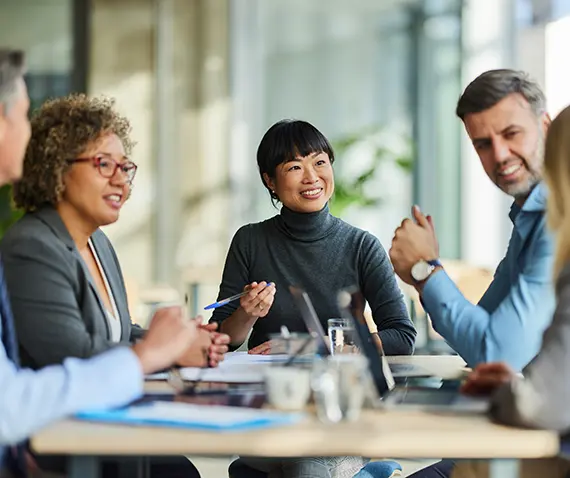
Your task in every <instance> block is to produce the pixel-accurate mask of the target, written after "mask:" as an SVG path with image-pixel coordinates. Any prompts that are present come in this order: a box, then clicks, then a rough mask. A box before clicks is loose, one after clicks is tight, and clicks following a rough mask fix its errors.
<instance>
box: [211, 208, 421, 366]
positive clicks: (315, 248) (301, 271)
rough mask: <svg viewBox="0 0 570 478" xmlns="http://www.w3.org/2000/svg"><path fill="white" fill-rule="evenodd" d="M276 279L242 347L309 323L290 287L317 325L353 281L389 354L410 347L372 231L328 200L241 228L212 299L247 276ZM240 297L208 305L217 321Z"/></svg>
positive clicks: (409, 331) (406, 321)
mask: <svg viewBox="0 0 570 478" xmlns="http://www.w3.org/2000/svg"><path fill="white" fill-rule="evenodd" d="M254 281H256V282H261V281H267V282H274V283H275V285H276V288H277V292H276V294H275V299H274V302H273V305H272V307H271V310H270V311H269V313H268V314H267V315H266V316H265V317H263V318H260V319H259V320H258V321H257V322H256V323H255V325H254V326H253V331H252V333H251V336H250V339H249V343H248V346H249V348H250V349H251V348H253V347H255V346H257V345H259V344H261V343H263V342H265V341H266V340H268V335H269V334H271V333H279V332H280V328H281V326H282V325H286V326H287V327H288V328H289V330H290V331H292V332H293V331H295V332H305V331H306V330H307V329H306V327H305V325H304V322H303V320H302V318H301V316H300V313H299V311H298V309H297V307H296V305H295V303H294V302H293V298H292V296H291V294H290V292H289V286H290V285H296V286H300V287H303V288H304V289H305V290H306V291H307V293H308V294H309V297H310V298H311V300H312V302H313V305H314V306H315V309H316V312H317V315H318V316H319V318H320V320H321V322H322V325H323V328H324V329H325V330H326V329H327V320H328V319H330V318H334V317H339V310H338V307H337V305H336V295H337V293H338V292H339V290H341V289H343V288H345V287H350V286H354V285H358V286H359V288H360V290H361V291H362V293H363V294H364V297H365V298H366V301H367V302H368V304H369V305H370V307H371V310H372V315H373V317H374V321H375V322H376V324H377V325H378V331H379V334H380V337H381V339H382V343H383V345H384V351H385V353H386V354H387V355H408V354H411V353H412V352H413V348H414V341H415V337H416V330H415V329H414V326H413V324H412V322H411V320H410V318H409V316H408V312H407V309H406V305H405V304H404V300H403V297H402V293H401V291H400V289H399V288H398V285H397V283H396V279H395V277H394V271H393V269H392V265H391V263H390V261H389V259H388V257H387V255H386V252H385V251H384V249H383V247H382V245H381V244H380V242H379V241H378V239H376V238H375V237H374V236H373V235H372V234H370V233H368V232H366V231H363V230H361V229H358V228H356V227H354V226H351V225H350V224H347V223H346V222H344V221H342V220H341V219H338V218H336V217H334V216H332V215H331V214H330V212H329V208H328V206H325V208H324V209H322V210H321V211H319V212H316V213H297V212H294V211H291V210H290V209H287V208H285V207H283V208H282V210H281V214H279V215H277V216H274V217H272V218H271V219H268V220H266V221H263V222H260V223H256V224H248V225H246V226H243V227H242V228H241V229H239V230H238V231H237V232H236V234H235V236H234V238H233V240H232V243H231V246H230V249H229V252H228V256H227V258H226V264H225V267H224V273H223V277H222V283H221V285H220V291H219V294H218V300H220V299H222V298H225V297H229V296H231V295H234V294H237V293H239V292H241V291H242V290H243V288H244V286H245V285H246V284H249V283H251V282H254ZM237 307H239V302H238V301H235V302H232V303H230V304H228V305H226V306H224V307H220V308H218V309H216V310H215V311H214V314H213V316H212V319H211V320H212V321H217V322H222V321H223V320H225V319H226V318H227V317H229V316H230V315H232V314H233V312H234V311H235V310H236V308H237Z"/></svg>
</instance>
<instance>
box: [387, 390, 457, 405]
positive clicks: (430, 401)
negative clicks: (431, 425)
mask: <svg viewBox="0 0 570 478" xmlns="http://www.w3.org/2000/svg"><path fill="white" fill-rule="evenodd" d="M456 400H457V392H453V391H449V392H448V391H443V390H407V391H406V392H403V393H402V395H401V397H400V399H399V400H398V401H399V403H408V404H414V405H451V404H452V403H454V402H455V401H456Z"/></svg>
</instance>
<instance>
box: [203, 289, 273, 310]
mask: <svg viewBox="0 0 570 478" xmlns="http://www.w3.org/2000/svg"><path fill="white" fill-rule="evenodd" d="M270 285H273V282H268V283H267V287H269V286H270ZM246 294H249V290H246V291H244V292H240V293H239V294H236V295H232V296H231V297H228V298H227V299H222V300H219V301H218V302H214V303H213V304H210V305H207V306H206V307H204V310H210V309H217V308H218V307H222V306H224V305H226V304H229V303H230V302H232V301H234V300H237V299H240V298H242V297H243V296H244V295H246Z"/></svg>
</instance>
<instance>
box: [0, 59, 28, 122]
mask: <svg viewBox="0 0 570 478" xmlns="http://www.w3.org/2000/svg"><path fill="white" fill-rule="evenodd" d="M24 69H25V65H24V53H23V52H22V51H20V50H10V49H7V48H0V104H1V105H3V106H4V114H6V113H7V112H8V111H9V110H10V107H11V106H12V101H13V100H14V94H15V93H16V80H17V79H18V78H21V77H22V76H23V75H24Z"/></svg>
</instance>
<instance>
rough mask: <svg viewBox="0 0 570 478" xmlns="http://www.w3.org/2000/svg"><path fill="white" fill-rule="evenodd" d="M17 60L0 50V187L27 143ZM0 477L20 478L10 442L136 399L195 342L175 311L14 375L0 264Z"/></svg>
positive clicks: (20, 456)
mask: <svg viewBox="0 0 570 478" xmlns="http://www.w3.org/2000/svg"><path fill="white" fill-rule="evenodd" d="M24 69H25V66H24V54H23V53H22V52H20V51H17V50H11V49H7V48H0V185H5V184H9V183H12V182H13V181H15V180H17V179H18V178H19V177H20V176H21V174H22V165H23V159H24V153H25V150H26V146H27V143H28V141H29V138H30V123H29V119H28V109H29V105H30V102H29V98H28V93H27V90H26V85H25V82H24V79H23V75H24ZM0 318H1V320H0V337H1V345H0V390H2V393H0V474H2V476H4V473H11V474H12V476H25V475H26V468H27V466H26V463H25V458H26V452H25V447H24V446H23V445H22V444H20V445H18V442H20V441H21V440H24V439H25V438H26V437H28V436H30V435H31V434H32V433H33V432H35V431H36V430H38V429H39V428H41V427H43V426H45V425H47V424H48V423H50V422H52V421H55V420H57V419H60V418H62V417H64V416H66V415H69V414H72V413H75V412H78V411H80V410H82V409H88V408H108V407H115V406H119V405H123V404H126V403H128V402H130V401H132V400H134V399H136V398H138V397H139V396H141V395H142V392H143V384H144V374H147V373H152V372H155V371H157V370H161V369H164V368H166V367H169V366H170V365H172V364H173V363H174V362H175V361H176V360H177V359H178V358H179V357H180V356H181V355H183V353H184V352H185V351H186V350H187V349H188V346H189V344H191V343H192V341H193V340H194V338H195V337H196V335H197V332H196V327H197V324H196V322H195V321H188V320H184V317H183V314H182V310H181V308H179V307H170V308H165V309H162V311H160V313H159V314H158V315H157V316H155V318H154V320H153V323H152V324H151V327H150V328H149V330H148V332H147V334H146V336H145V338H144V339H143V340H141V341H140V342H139V343H137V344H136V345H134V346H133V347H130V348H128V347H116V348H114V349H113V350H110V351H108V352H106V353H103V354H101V355H99V356H97V357H93V358H91V359H89V360H79V359H68V360H66V361H65V362H64V363H63V365H58V366H50V367H46V368H44V369H41V370H39V371H32V370H27V369H20V368H19V359H18V350H17V345H16V344H17V342H16V338H15V335H14V324H13V318H12V312H11V309H10V304H9V301H8V296H7V293H6V287H5V282H4V276H3V272H2V267H1V263H0Z"/></svg>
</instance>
